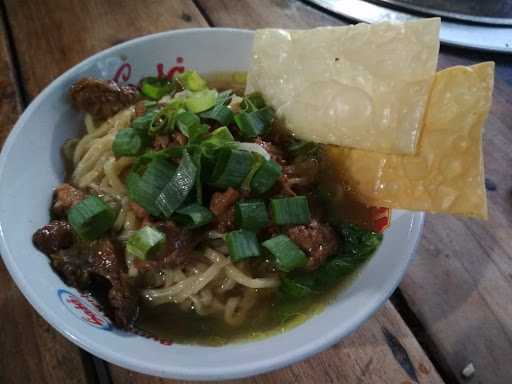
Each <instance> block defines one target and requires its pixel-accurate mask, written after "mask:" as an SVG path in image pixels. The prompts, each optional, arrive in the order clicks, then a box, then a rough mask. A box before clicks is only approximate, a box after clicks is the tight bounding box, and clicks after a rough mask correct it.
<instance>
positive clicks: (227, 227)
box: [215, 205, 235, 233]
mask: <svg viewBox="0 0 512 384" xmlns="http://www.w3.org/2000/svg"><path fill="white" fill-rule="evenodd" d="M215 229H216V230H217V232H220V233H226V232H229V231H232V230H233V229H235V206H234V205H232V206H231V207H229V208H228V210H227V211H226V212H224V213H223V214H222V215H219V216H218V217H217V219H216V221H215Z"/></svg>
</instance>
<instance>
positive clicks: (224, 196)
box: [210, 187, 240, 217]
mask: <svg viewBox="0 0 512 384" xmlns="http://www.w3.org/2000/svg"><path fill="white" fill-rule="evenodd" d="M239 197H240V192H238V191H237V190H236V189H234V188H231V187H229V188H228V189H226V190H225V191H224V192H215V193H214V194H213V196H212V199H211V200H210V211H212V213H213V214H214V215H215V216H217V217H218V216H220V215H222V214H223V213H225V212H226V211H227V210H228V209H229V208H230V207H231V206H233V205H234V204H235V202H236V201H237V200H238V198H239Z"/></svg>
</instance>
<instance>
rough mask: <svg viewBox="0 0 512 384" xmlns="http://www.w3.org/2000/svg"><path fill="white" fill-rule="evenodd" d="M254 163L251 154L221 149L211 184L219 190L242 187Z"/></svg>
mask: <svg viewBox="0 0 512 384" xmlns="http://www.w3.org/2000/svg"><path fill="white" fill-rule="evenodd" d="M253 161H254V160H253V156H252V153H250V152H247V151H239V150H236V149H229V148H223V149H221V150H220V151H219V153H218V156H217V160H216V162H215V166H214V168H213V172H212V175H211V177H210V184H212V185H214V186H216V187H219V188H227V187H235V188H238V187H240V185H241V184H242V182H243V181H244V179H245V177H246V176H247V174H248V173H249V172H250V170H251V167H252V163H253Z"/></svg>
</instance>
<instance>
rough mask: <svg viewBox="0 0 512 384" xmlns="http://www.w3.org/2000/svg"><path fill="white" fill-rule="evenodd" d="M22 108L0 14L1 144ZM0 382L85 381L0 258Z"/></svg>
mask: <svg viewBox="0 0 512 384" xmlns="http://www.w3.org/2000/svg"><path fill="white" fill-rule="evenodd" d="M21 109H22V105H21V101H20V97H19V93H18V89H17V87H16V81H15V74H14V69H13V66H12V62H11V59H10V55H9V50H8V44H7V37H6V31H5V28H4V25H3V21H2V19H1V18H0V147H1V145H3V143H4V141H5V138H6V137H7V135H8V133H9V131H10V130H11V128H12V126H13V125H14V123H15V122H16V119H17V118H18V116H19V114H20V112H21ZM0 324H1V325H0V355H1V356H2V357H1V358H0V383H2V384H8V383H13V384H18V383H26V384H30V383H41V384H46V383H48V384H50V383H77V384H82V383H85V382H86V380H85V379H86V374H85V372H84V367H83V365H82V360H81V356H80V352H79V350H78V348H76V347H75V346H74V345H73V344H71V343H69V342H68V341H66V340H65V339H64V338H63V337H62V336H60V334H58V332H57V331H55V330H54V329H53V328H52V327H50V325H49V324H47V323H46V322H45V321H44V320H43V319H42V318H41V317H39V315H38V314H37V313H36V312H35V311H34V310H33V309H32V307H31V306H30V305H29V303H28V302H27V301H26V300H25V298H24V297H23V295H22V294H21V292H20V291H19V290H18V288H16V286H15V284H14V282H13V281H12V280H11V278H10V276H9V274H8V273H7V270H6V269H5V266H4V265H3V263H2V262H1V261H0Z"/></svg>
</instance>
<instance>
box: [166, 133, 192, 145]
mask: <svg viewBox="0 0 512 384" xmlns="http://www.w3.org/2000/svg"><path fill="white" fill-rule="evenodd" d="M187 142H188V139H187V136H185V135H184V134H183V133H181V132H178V131H174V132H173V133H171V142H170V144H174V145H185V144H187Z"/></svg>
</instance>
